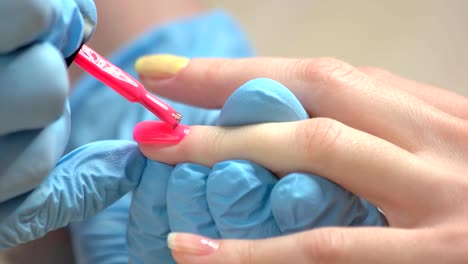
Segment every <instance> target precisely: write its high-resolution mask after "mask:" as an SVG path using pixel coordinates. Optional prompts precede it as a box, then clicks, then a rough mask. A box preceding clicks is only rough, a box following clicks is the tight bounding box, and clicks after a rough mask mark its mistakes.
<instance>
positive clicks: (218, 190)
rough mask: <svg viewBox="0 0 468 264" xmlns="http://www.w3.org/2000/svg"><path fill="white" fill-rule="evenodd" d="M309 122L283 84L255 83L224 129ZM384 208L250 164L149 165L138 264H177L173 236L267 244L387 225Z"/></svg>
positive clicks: (225, 116) (313, 180)
mask: <svg viewBox="0 0 468 264" xmlns="http://www.w3.org/2000/svg"><path fill="white" fill-rule="evenodd" d="M306 118H308V116H307V113H306V111H305V109H304V108H303V107H302V106H301V104H300V103H299V101H298V100H297V99H296V97H295V96H294V95H293V94H292V93H291V92H290V91H289V90H288V89H287V88H286V87H284V86H282V85H281V84H279V83H277V82H275V81H272V80H269V79H256V80H253V81H250V82H248V83H246V84H245V85H243V86H242V87H240V88H239V89H238V90H237V91H236V92H235V93H233V94H232V95H231V96H230V98H229V99H228V100H227V102H226V104H225V105H224V107H223V109H222V111H221V113H220V116H219V118H218V125H221V126H233V125H235V126H237V125H248V124H255V123H265V122H286V121H297V120H301V119H306ZM382 224H384V220H383V218H382V217H381V215H380V213H379V211H378V210H377V208H375V207H374V206H372V205H371V204H369V203H368V202H366V201H364V200H362V199H360V198H358V197H356V196H354V195H353V194H352V193H350V192H348V191H346V190H344V189H343V188H341V187H339V186H338V185H336V184H334V183H332V182H330V181H328V180H325V179H323V178H320V177H317V176H314V175H308V174H304V173H291V174H289V175H287V176H285V177H284V178H283V179H281V180H280V181H277V180H276V177H275V176H274V175H273V174H272V173H271V172H270V171H269V170H267V169H265V168H263V167H261V166H259V165H257V164H255V163H253V162H250V161H242V160H230V161H224V162H220V163H218V164H216V165H214V166H213V167H212V168H207V167H204V166H200V165H197V164H189V163H186V164H178V165H177V166H175V168H173V167H171V166H168V165H164V164H161V163H159V162H155V161H153V162H152V161H148V169H147V170H145V172H144V173H143V175H142V178H141V181H140V184H139V185H138V187H137V189H136V190H135V192H134V196H133V200H132V203H131V207H130V220H129V228H128V236H127V237H128V247H129V254H130V259H131V262H132V263H151V262H152V261H153V262H154V261H156V260H157V261H158V263H173V259H172V256H171V254H170V252H169V251H168V248H167V242H166V239H167V235H168V233H169V232H189V233H196V234H201V235H204V236H208V237H212V238H266V237H273V236H277V235H281V234H287V233H291V232H295V231H300V230H305V229H310V228H314V227H322V226H352V225H382Z"/></svg>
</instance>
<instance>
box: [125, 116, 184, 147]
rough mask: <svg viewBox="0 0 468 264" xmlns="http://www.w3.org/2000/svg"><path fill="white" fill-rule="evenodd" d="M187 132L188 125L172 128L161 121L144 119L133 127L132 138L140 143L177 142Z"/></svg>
mask: <svg viewBox="0 0 468 264" xmlns="http://www.w3.org/2000/svg"><path fill="white" fill-rule="evenodd" d="M189 133H190V127H189V126H186V125H182V124H181V125H178V126H177V127H176V128H175V129H173V128H172V127H170V126H168V125H167V124H165V123H163V122H161V121H145V122H141V123H138V124H137V125H136V126H135V127H134V128H133V138H134V139H135V141H136V142H138V143H142V144H177V143H179V142H180V141H181V140H182V139H184V137H185V136H186V135H188V134H189Z"/></svg>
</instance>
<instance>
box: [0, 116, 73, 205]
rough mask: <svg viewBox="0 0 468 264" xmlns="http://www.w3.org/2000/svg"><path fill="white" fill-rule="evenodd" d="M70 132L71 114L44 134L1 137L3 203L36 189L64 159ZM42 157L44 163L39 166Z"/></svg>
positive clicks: (31, 133) (0, 179) (1, 195)
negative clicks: (61, 158) (58, 162)
mask: <svg viewBox="0 0 468 264" xmlns="http://www.w3.org/2000/svg"><path fill="white" fill-rule="evenodd" d="M69 131H70V111H69V109H68V108H66V109H65V111H64V113H63V115H62V116H61V117H60V118H59V119H58V120H57V121H55V122H53V123H52V124H50V125H49V126H47V127H45V128H44V129H41V130H30V131H21V132H16V133H11V134H8V135H6V136H2V137H0V182H4V183H7V182H8V184H0V202H3V201H6V200H8V199H11V198H13V197H15V196H18V195H20V194H23V193H26V192H28V191H31V190H32V189H34V188H36V187H37V186H38V185H39V184H40V183H41V182H42V181H43V180H44V179H45V178H46V177H47V176H48V175H49V173H50V172H51V170H52V169H53V168H54V166H55V165H56V164H57V161H58V160H59V159H60V157H61V156H62V155H63V151H64V149H65V147H66V145H67V140H68V135H69ZM38 157H40V160H41V162H39V163H38V162H37V160H38Z"/></svg>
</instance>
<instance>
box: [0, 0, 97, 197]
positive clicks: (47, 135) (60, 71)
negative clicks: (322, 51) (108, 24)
mask: <svg viewBox="0 0 468 264" xmlns="http://www.w3.org/2000/svg"><path fill="white" fill-rule="evenodd" d="M85 20H86V21H89V22H90V26H87V25H85ZM95 21H96V10H95V7H94V2H93V1H91V0H79V1H78V0H77V1H73V0H68V1H57V0H5V1H1V2H0V36H2V37H1V38H0V123H1V126H0V160H1V162H0V182H1V184H0V202H4V201H6V200H8V199H11V198H13V197H17V196H19V195H22V194H24V193H26V192H28V191H31V190H32V189H33V188H35V187H36V186H37V185H38V184H39V183H40V182H41V181H42V180H43V179H44V178H45V177H47V175H48V173H49V172H50V171H51V170H52V168H53V167H54V165H55V164H56V163H57V161H58V159H59V158H60V157H61V155H62V154H63V151H64V149H65V147H66V145H67V141H68V138H69V133H70V130H69V125H70V124H69V123H70V121H69V110H68V105H67V95H68V92H69V82H68V74H67V65H66V64H65V58H67V57H69V56H70V55H71V54H73V53H74V52H75V51H76V50H77V49H78V48H79V47H80V45H81V44H82V41H83V36H84V31H85V28H86V31H90V33H92V27H93V25H94V22H95ZM88 29H89V30H88Z"/></svg>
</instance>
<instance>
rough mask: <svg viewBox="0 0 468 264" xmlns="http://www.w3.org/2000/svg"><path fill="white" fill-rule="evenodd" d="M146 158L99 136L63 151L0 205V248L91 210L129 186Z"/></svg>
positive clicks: (134, 148) (130, 146)
mask: <svg viewBox="0 0 468 264" xmlns="http://www.w3.org/2000/svg"><path fill="white" fill-rule="evenodd" d="M145 166H146V159H145V157H143V156H142V155H141V153H140V151H139V149H138V147H137V145H136V144H135V143H133V142H130V141H103V142H96V143H92V144H89V145H86V146H83V147H81V148H79V149H77V150H75V151H73V152H71V153H69V154H68V155H66V156H64V157H63V158H62V159H61V160H60V162H59V163H58V165H57V166H56V167H55V169H54V170H53V171H52V172H51V174H50V176H49V177H47V179H46V180H45V181H44V182H42V183H41V184H40V185H39V186H38V187H37V188H35V189H34V190H32V191H31V192H29V193H27V194H24V195H22V196H19V197H17V198H14V199H11V200H8V201H6V202H4V203H2V204H1V205H0V226H1V228H0V248H6V247H13V246H15V245H17V244H20V243H24V242H27V241H31V240H34V239H37V238H39V237H42V236H44V235H45V234H46V233H47V232H49V231H52V230H55V229H58V228H60V227H64V226H66V225H68V224H69V223H71V222H74V221H81V220H84V219H86V218H88V217H91V216H93V215H95V214H96V213H97V212H99V211H101V210H103V209H104V208H106V207H107V206H109V205H111V204H112V203H114V202H115V201H117V200H118V199H120V198H121V197H122V196H124V195H125V194H127V193H128V192H129V191H131V190H133V189H134V188H135V186H136V185H137V184H138V182H139V180H140V177H141V175H142V173H143V170H144V168H145Z"/></svg>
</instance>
